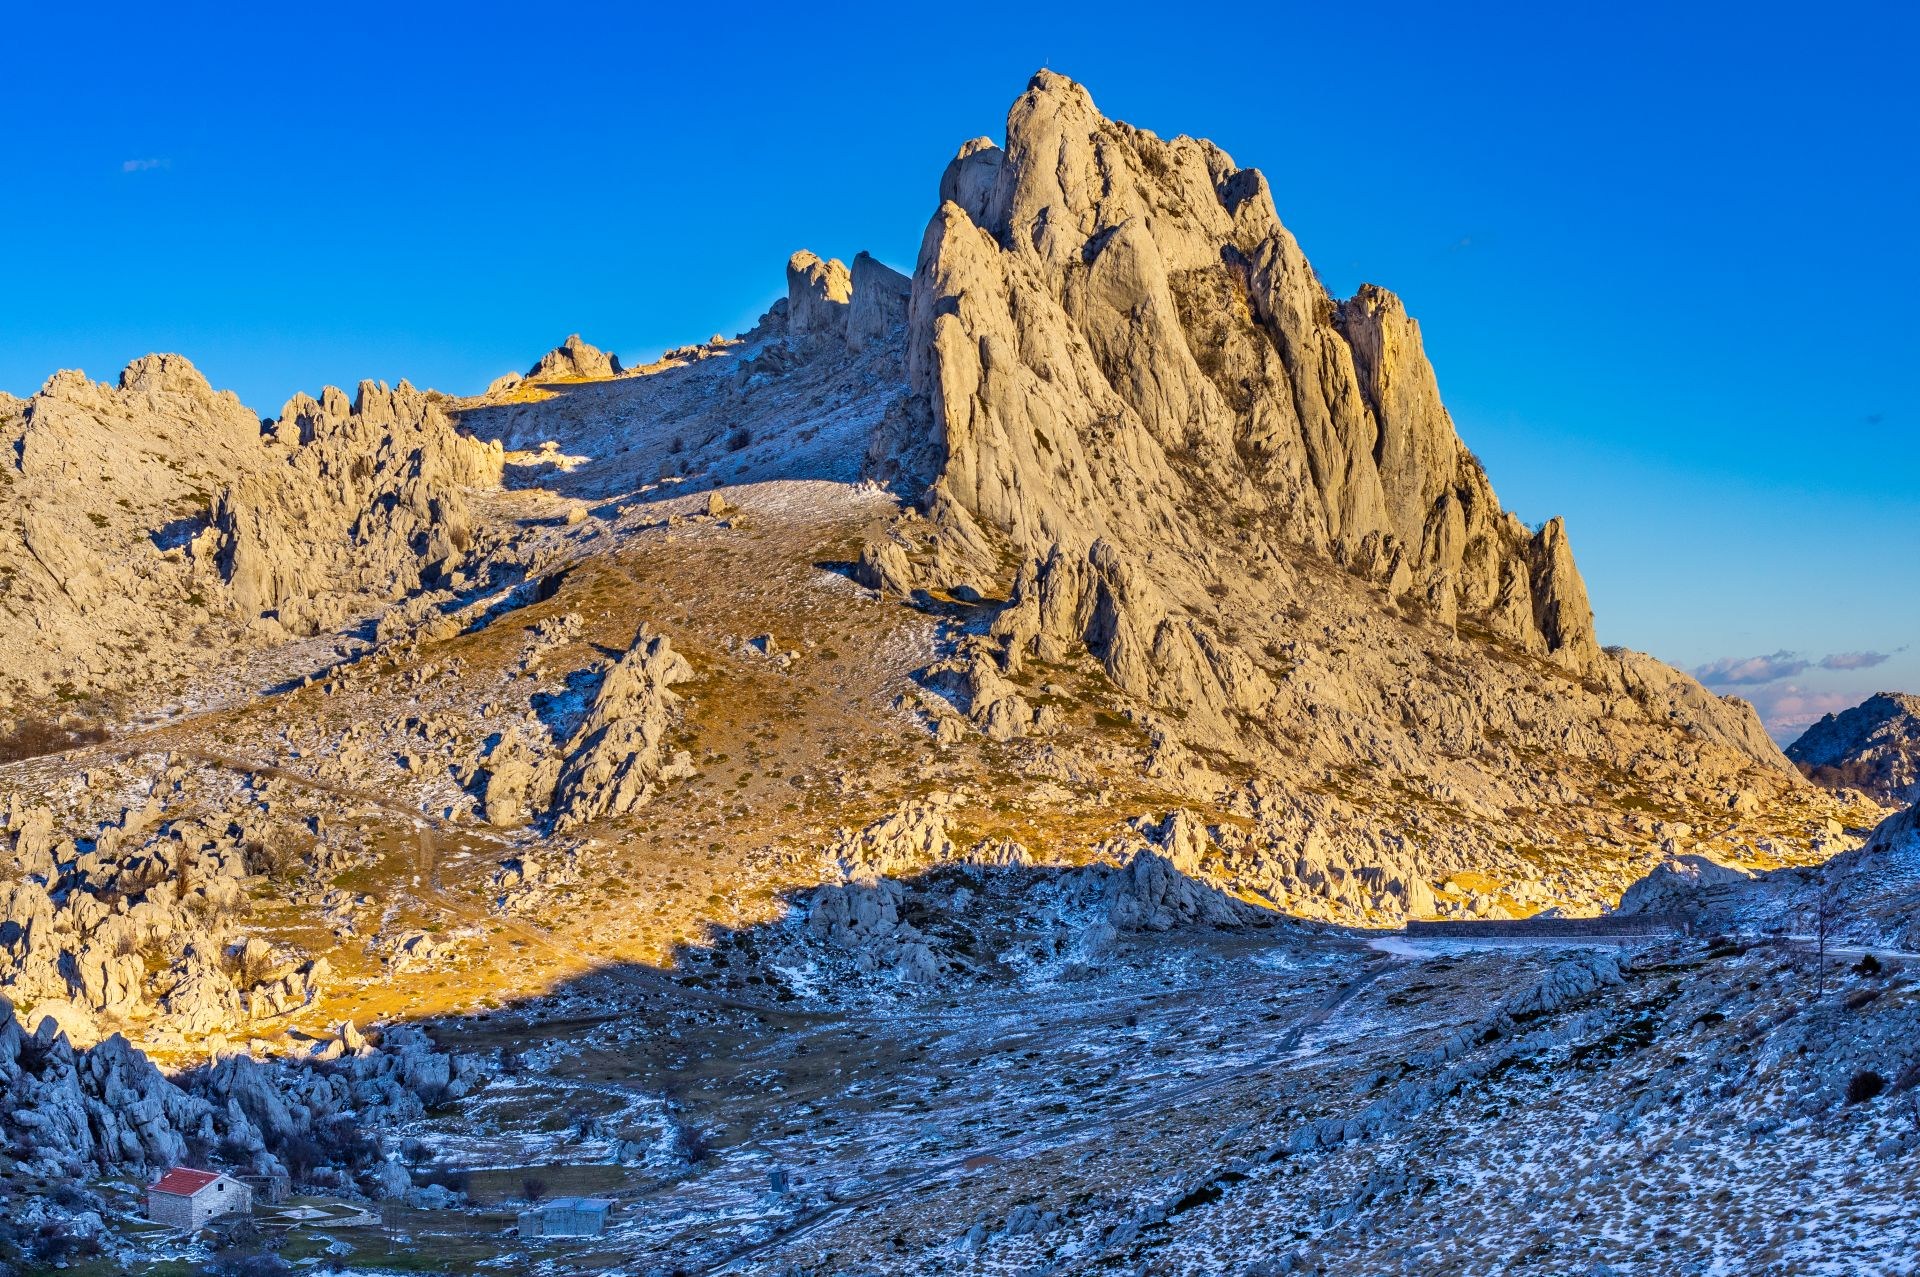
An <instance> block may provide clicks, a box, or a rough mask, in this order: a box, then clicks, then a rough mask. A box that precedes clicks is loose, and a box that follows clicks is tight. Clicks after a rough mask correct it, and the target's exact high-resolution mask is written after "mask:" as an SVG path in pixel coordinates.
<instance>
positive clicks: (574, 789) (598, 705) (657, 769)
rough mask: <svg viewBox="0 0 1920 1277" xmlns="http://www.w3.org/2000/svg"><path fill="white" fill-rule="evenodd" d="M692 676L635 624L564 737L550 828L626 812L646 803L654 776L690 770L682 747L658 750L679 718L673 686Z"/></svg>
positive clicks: (663, 643) (659, 637)
mask: <svg viewBox="0 0 1920 1277" xmlns="http://www.w3.org/2000/svg"><path fill="white" fill-rule="evenodd" d="M692 677H693V667H692V666H691V665H689V664H688V663H687V659H686V658H685V657H684V656H681V655H680V654H679V653H678V652H676V651H674V650H673V644H672V643H670V642H668V641H667V638H666V636H665V635H664V634H655V633H654V632H653V631H652V630H650V629H647V628H645V627H642V628H641V630H640V633H639V635H638V636H637V637H635V639H634V640H633V645H632V646H631V647H630V648H628V649H627V651H626V653H625V654H624V655H623V656H621V657H620V659H619V660H617V661H615V662H614V663H613V664H612V665H611V666H610V667H608V669H607V674H606V678H605V679H604V680H603V681H602V682H601V684H600V690H599V692H598V693H597V694H596V695H595V696H594V699H593V704H592V706H591V707H590V708H589V710H588V711H587V716H586V719H585V720H584V721H583V722H582V723H581V724H580V726H579V728H578V729H577V730H576V731H575V732H574V733H573V735H572V737H571V738H570V739H569V740H568V741H567V744H566V746H565V750H564V753H565V755H566V761H565V763H563V764H562V766H561V768H560V777H559V781H558V783H557V784H556V786H555V788H554V798H553V812H554V822H555V827H556V828H558V829H561V830H566V829H571V828H573V827H574V826H576V825H580V824H583V823H585V822H586V821H589V820H597V819H599V818H601V817H603V816H624V815H627V814H629V813H631V812H634V811H637V810H639V809H640V808H641V807H643V806H645V805H646V804H647V802H648V801H649V800H650V799H651V798H652V797H653V794H654V791H655V787H656V786H657V785H658V783H659V782H660V781H663V780H670V779H673V778H674V777H677V776H686V775H690V774H692V771H693V760H692V759H691V758H690V757H689V756H688V755H687V754H686V752H685V751H680V752H677V753H671V754H670V753H668V751H667V748H666V739H667V733H668V732H669V730H671V728H672V727H673V725H674V724H675V722H677V721H678V718H679V710H678V705H679V702H680V698H679V697H678V696H677V695H675V694H674V692H673V690H672V688H673V685H674V684H675V683H680V682H684V681H686V680H687V679H690V678H692Z"/></svg>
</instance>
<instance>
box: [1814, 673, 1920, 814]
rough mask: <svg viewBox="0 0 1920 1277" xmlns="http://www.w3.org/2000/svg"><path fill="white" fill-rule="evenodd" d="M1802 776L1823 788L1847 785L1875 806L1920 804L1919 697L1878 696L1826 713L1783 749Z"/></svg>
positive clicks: (1901, 693)
mask: <svg viewBox="0 0 1920 1277" xmlns="http://www.w3.org/2000/svg"><path fill="white" fill-rule="evenodd" d="M1787 757H1788V758H1790V759H1792V760H1793V762H1794V764H1795V765H1796V766H1797V767H1799V768H1800V770H1801V772H1802V773H1804V774H1805V775H1807V776H1808V777H1810V778H1811V779H1813V780H1815V781H1818V782H1819V783H1821V784H1823V785H1828V786H1834V787H1837V786H1849V787H1852V788H1855V789H1859V790H1862V791H1864V792H1865V793H1866V794H1868V795H1869V796H1870V797H1872V798H1874V799H1875V800H1876V801H1879V802H1882V803H1889V804H1892V805H1895V806H1903V805H1907V804H1911V803H1914V802H1915V801H1916V800H1920V696H1911V695H1908V694H1907V693H1904V692H1880V693H1878V694H1876V695H1873V696H1869V697H1868V698H1867V699H1866V700H1864V701H1862V702H1860V704H1858V705H1855V706H1854V707H1853V708H1852V709H1846V710H1841V711H1840V712H1839V713H1837V714H1828V715H1827V716H1826V717H1824V718H1822V719H1821V720H1820V721H1819V722H1817V723H1815V724H1814V725H1813V726H1812V727H1809V728H1808V729H1807V730H1806V732H1805V733H1804V734H1803V735H1802V736H1801V737H1800V739H1799V740H1797V741H1795V742H1793V744H1791V745H1789V746H1787Z"/></svg>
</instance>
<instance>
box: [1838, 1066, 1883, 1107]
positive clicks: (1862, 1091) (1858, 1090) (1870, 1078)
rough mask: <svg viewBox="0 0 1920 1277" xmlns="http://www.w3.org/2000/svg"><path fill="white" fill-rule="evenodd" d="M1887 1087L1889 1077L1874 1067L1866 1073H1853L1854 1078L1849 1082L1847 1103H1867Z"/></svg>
mask: <svg viewBox="0 0 1920 1277" xmlns="http://www.w3.org/2000/svg"><path fill="white" fill-rule="evenodd" d="M1886 1089H1887V1079H1885V1078H1883V1077H1881V1076H1880V1075H1879V1074H1878V1073H1875V1072H1874V1071H1873V1070H1872V1069H1868V1070H1867V1071H1865V1072H1864V1073H1856V1074H1854V1075H1853V1080H1852V1081H1851V1082H1848V1083H1847V1103H1849V1104H1865V1103H1866V1102H1867V1101H1868V1100H1870V1099H1872V1098H1873V1097H1874V1096H1876V1095H1878V1094H1880V1092H1882V1091H1884V1090H1886Z"/></svg>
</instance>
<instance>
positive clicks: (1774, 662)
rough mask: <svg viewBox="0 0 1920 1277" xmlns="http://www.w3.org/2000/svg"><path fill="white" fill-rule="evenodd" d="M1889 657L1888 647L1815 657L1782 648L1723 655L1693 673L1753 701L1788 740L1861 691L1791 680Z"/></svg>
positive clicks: (1723, 690)
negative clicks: (1829, 688) (1754, 653)
mask: <svg viewBox="0 0 1920 1277" xmlns="http://www.w3.org/2000/svg"><path fill="white" fill-rule="evenodd" d="M1890 659H1891V657H1889V656H1888V654H1887V653H1885V652H1832V653H1829V654H1828V655H1826V656H1822V657H1818V658H1816V657H1811V656H1807V655H1804V654H1803V653H1800V652H1788V651H1784V650H1783V651H1779V652H1774V653H1771V654H1770V655H1767V656H1723V657H1721V658H1720V659H1719V660H1717V661H1709V662H1707V664H1705V665H1702V666H1700V667H1699V668H1697V669H1695V670H1694V671H1693V674H1694V677H1695V678H1697V679H1699V680H1700V681H1701V683H1703V684H1704V685H1706V686H1707V687H1709V688H1711V689H1712V690H1713V691H1716V692H1721V693H1732V694H1736V695H1739V696H1743V697H1745V698H1746V699H1747V700H1749V701H1752V702H1753V707H1754V709H1756V710H1758V711H1759V712H1760V721H1761V722H1762V723H1763V724H1765V725H1766V729H1767V731H1768V732H1769V733H1771V734H1772V736H1773V738H1774V739H1775V740H1777V741H1779V742H1781V743H1782V744H1785V743H1786V742H1788V741H1790V740H1792V739H1793V738H1794V737H1796V736H1798V735H1799V734H1800V733H1801V732H1803V731H1805V730H1806V729H1807V728H1808V727H1810V726H1812V725H1813V724H1814V723H1816V722H1818V721H1819V720H1820V719H1821V718H1822V717H1824V716H1825V715H1828V714H1833V713H1837V712H1839V711H1840V710H1843V709H1848V708H1850V707H1852V706H1853V705H1855V704H1857V703H1858V702H1859V701H1860V699H1861V696H1860V693H1859V691H1857V690H1854V691H1826V690H1822V689H1818V688H1809V687H1803V686H1802V685H1800V684H1799V683H1796V682H1792V681H1790V680H1792V679H1795V678H1798V677H1799V676H1800V675H1802V674H1804V673H1806V672H1807V671H1809V670H1833V671H1836V672H1842V673H1844V672H1848V671H1852V670H1869V669H1872V668H1873V667H1874V666H1876V665H1879V664H1881V663H1882V662H1884V661H1887V660H1890Z"/></svg>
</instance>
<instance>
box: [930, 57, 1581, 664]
mask: <svg viewBox="0 0 1920 1277" xmlns="http://www.w3.org/2000/svg"><path fill="white" fill-rule="evenodd" d="M940 190H941V200H942V202H941V206H940V209H939V211H938V212H937V213H936V214H935V215H934V218H933V221H932V223H931V224H930V225H929V226H928V228H927V233H926V237H925V239H924V241H923V243H922V246H921V252H920V260H919V265H918V267H917V270H916V273H915V279H914V298H913V306H912V317H911V319H912V325H911V337H910V341H911V345H910V349H909V356H908V358H909V369H910V376H911V380H912V386H913V390H914V391H915V393H916V394H917V395H919V396H921V397H922V398H923V401H924V411H925V413H926V414H927V416H928V420H927V446H926V447H925V448H924V449H923V450H922V452H921V455H919V456H914V457H910V458H907V461H908V463H909V464H910V465H912V466H917V467H918V469H919V471H920V473H921V475H922V477H924V478H926V479H929V480H931V481H932V482H933V484H934V487H935V489H936V493H937V496H936V504H943V505H945V506H947V507H948V508H950V509H951V510H952V511H953V515H952V517H954V518H956V519H958V518H965V519H967V520H972V521H977V522H978V523H980V524H982V525H985V527H987V528H989V529H991V530H993V531H995V532H998V533H1002V534H1005V535H1006V536H1007V537H1008V538H1009V539H1010V540H1011V542H1012V543H1013V545H1014V547H1015V549H1016V550H1017V551H1018V552H1019V553H1020V554H1021V555H1023V556H1028V557H1031V556H1044V555H1047V554H1049V553H1050V552H1051V550H1052V547H1054V546H1056V545H1058V546H1060V547H1061V548H1062V549H1063V550H1064V551H1065V552H1066V553H1067V554H1068V555H1069V556H1070V557H1076V558H1077V557H1079V556H1082V555H1084V554H1085V552H1086V551H1087V550H1088V549H1090V547H1091V546H1092V545H1093V544H1094V543H1095V542H1099V541H1105V542H1107V543H1108V544H1109V545H1110V546H1112V547H1114V548H1115V550H1116V551H1117V552H1119V553H1122V554H1134V555H1138V554H1140V553H1142V552H1145V551H1147V550H1148V549H1150V548H1151V549H1158V550H1167V549H1171V550H1174V551H1177V552H1178V553H1179V554H1180V555H1181V556H1183V557H1188V558H1191V559H1195V560H1207V561H1209V563H1210V565H1211V566H1213V567H1215V568H1216V569H1217V570H1218V571H1217V573H1216V574H1217V575H1219V576H1220V578H1221V579H1222V580H1225V581H1227V583H1228V584H1229V585H1230V586H1231V585H1233V584H1235V581H1234V580H1233V579H1232V577H1233V576H1234V575H1235V574H1236V570H1237V572H1238V573H1239V574H1240V575H1244V573H1245V570H1246V569H1247V568H1248V567H1250V566H1251V565H1252V563H1254V562H1257V561H1258V558H1259V553H1260V547H1261V545H1262V543H1263V542H1268V541H1273V542H1286V543H1291V544H1295V545H1303V546H1306V547H1308V548H1310V549H1312V550H1314V551H1317V552H1319V553H1322V554H1325V555H1327V556H1329V557H1331V558H1333V559H1335V560H1336V561H1338V562H1340V563H1341V564H1343V565H1346V566H1348V567H1350V568H1352V569H1353V570H1354V571H1356V572H1358V573H1360V574H1361V575H1363V576H1366V577H1368V578H1370V579H1372V580H1375V581H1378V582H1380V583H1381V584H1383V585H1385V586H1386V588H1387V589H1388V590H1389V592H1390V593H1391V594H1392V595H1394V596H1395V597H1421V598H1424V599H1426V600H1427V601H1428V602H1429V603H1430V604H1431V606H1432V607H1433V608H1434V609H1435V610H1436V611H1438V612H1439V613H1440V614H1441V615H1443V616H1447V617H1451V616H1453V615H1455V614H1456V613H1459V614H1463V615H1470V616H1473V617H1477V618H1482V619H1483V620H1484V622H1485V623H1486V624H1487V626H1488V628H1490V629H1492V630H1494V631H1495V632H1496V633H1498V634H1500V635H1501V636H1503V637H1504V638H1506V639H1508V640H1509V641H1512V642H1514V643H1516V644H1518V645H1520V646H1522V647H1524V648H1526V649H1528V650H1530V651H1534V652H1537V653H1540V654H1543V655H1551V656H1552V657H1553V658H1554V659H1555V660H1557V661H1559V662H1561V663H1562V664H1564V665H1566V666H1567V667H1568V668H1570V669H1573V670H1576V671H1581V672H1585V671H1587V670H1589V669H1590V668H1591V667H1592V666H1593V664H1594V662H1595V661H1596V659H1597V657H1598V655H1599V647H1598V645H1597V643H1596V642H1595V640H1594V633H1593V619H1592V613H1591V610H1590V608H1589V607H1588V604H1587V597H1586V590H1585V586H1584V585H1583V584H1582V582H1581V581H1580V577H1579V573H1578V571H1577V569H1576V568H1575V567H1574V565H1573V558H1572V554H1571V552H1570V550H1569V549H1568V546H1567V541H1566V534H1565V530H1564V528H1562V527H1561V525H1560V524H1559V523H1558V522H1557V521H1556V522H1553V523H1550V524H1548V525H1547V526H1546V527H1544V528H1542V529H1541V530H1540V531H1538V532H1537V533H1530V532H1529V531H1528V530H1527V529H1526V528H1525V527H1524V526H1522V525H1521V524H1520V522H1519V521H1518V520H1517V519H1515V518H1513V516H1511V515H1509V514H1506V513H1504V512H1503V511H1502V510H1501V509H1500V505H1499V503H1498V501H1497V500H1496V499H1495V498H1494V495H1493V490H1492V488H1491V487H1490V486H1489V484H1488V482H1487V477H1486V474H1485V472H1484V471H1483V470H1482V469H1481V467H1480V465H1479V463H1478V462H1477V461H1476V460H1475V459H1474V457H1473V456H1472V454H1471V453H1469V452H1468V451H1467V449H1466V448H1465V446H1464V445H1463V444H1462V443H1461V442H1460V440H1459V438H1458V436H1457V435H1456V434H1455V433H1454V429H1453V423H1452V421H1451V419H1450V418H1449V417H1448V415H1447V412H1446V409H1445V408H1444V407H1443V406H1442V405H1441V402H1440V395H1439V391H1438V389H1437V387H1436V384H1435V380H1434V375H1433V370H1432V368H1431V366H1430V365H1429V364H1428V363H1427V359H1426V356H1425V353H1424V352H1423V350H1422V348H1421V342H1420V328H1419V325H1418V324H1417V323H1416V322H1415V321H1414V320H1412V319H1411V318H1409V317H1408V315H1407V313H1406V310H1405V308H1404V307H1403V306H1402V305H1401V304H1400V301H1399V299H1398V298H1396V297H1395V296H1394V295H1393V294H1391V293H1389V292H1387V291H1386V290H1384V289H1381V288H1376V287H1373V286H1371V285H1368V286H1366V287H1364V288H1362V289H1361V290H1360V291H1359V292H1358V293H1357V294H1356V295H1355V296H1354V297H1352V298H1351V299H1349V300H1347V301H1345V302H1339V301H1336V300H1335V299H1334V298H1332V297H1330V296H1329V295H1328V294H1327V292H1326V290H1325V289H1324V288H1323V287H1322V286H1321V284H1320V282H1319V280H1318V278H1317V277H1316V276H1315V275H1314V273H1313V269H1312V267H1311V266H1310V265H1308V263H1307V260H1306V258H1305V256H1303V255H1302V253H1301V251H1300V248H1299V246H1298V244H1296V243H1295V242H1294V239H1293V236H1292V235H1290V234H1289V233H1288V232H1287V230H1286V228H1285V227H1284V226H1282V225H1281V224H1280V221H1279V218H1278V217H1277V216H1276V214H1275V212H1274V208H1273V201H1272V199H1271V197H1270V195H1269V192H1268V189H1267V184H1266V181H1265V179H1264V178H1263V177H1261V175H1260V174H1259V172H1258V171H1256V170H1254V169H1243V168H1239V167H1237V166H1236V165H1235V164H1234V163H1233V161H1232V159H1231V158H1229V157H1228V156H1227V155H1226V154H1225V152H1223V151H1221V150H1220V149H1219V148H1218V147H1215V146H1213V145H1212V144H1211V143H1208V142H1204V141H1196V140H1194V139H1191V138H1184V137H1183V138H1178V139H1175V140H1174V141H1172V142H1163V141H1161V140H1160V139H1159V138H1157V137H1155V136H1154V135H1153V134H1151V133H1148V132H1145V131H1144V130H1139V129H1135V128H1132V127H1130V126H1128V125H1125V124H1121V123H1117V122H1115V121H1111V120H1108V119H1106V118H1105V117H1103V116H1102V115H1101V114H1100V113H1099V111H1098V110H1097V109H1096V108H1095V107H1094V104H1093V100H1092V98H1091V97H1090V96H1089V95H1088V94H1087V91H1086V90H1085V89H1084V88H1082V87H1081V86H1079V85H1078V84H1075V83H1073V82H1072V81H1070V80H1067V79H1065V78H1064V77H1062V76H1059V75H1055V74H1053V73H1051V72H1044V71H1043V72H1041V73H1040V74H1039V75H1037V76H1035V77H1034V79H1033V81H1032V83H1031V85H1030V86H1029V87H1028V90H1027V92H1026V93H1025V94H1023V95H1022V96H1021V97H1020V99H1019V100H1018V101H1017V102H1015V103H1014V106H1013V109H1012V112H1011V113H1010V114H1009V116H1008V119H1007V141H1006V145H1005V146H1004V147H999V146H995V145H993V144H992V143H991V142H988V141H986V140H985V139H977V140H975V141H973V142H969V143H967V145H966V146H965V147H963V148H962V149H961V152H960V154H959V155H958V156H957V157H956V158H955V159H954V161H953V162H952V164H951V165H949V167H948V170H947V173H946V175H945V176H944V177H943V178H942V180H941V186H940ZM1228 522H1231V523H1233V524H1235V525H1237V526H1240V527H1243V528H1248V529H1251V530H1253V532H1254V534H1255V535H1254V536H1253V537H1252V538H1251V539H1248V538H1241V539H1240V541H1241V543H1240V544H1239V545H1237V546H1234V547H1233V548H1232V549H1230V550H1229V549H1228V548H1227V544H1226V542H1227V540H1228V539H1227V538H1225V537H1223V536H1222V534H1221V530H1222V526H1223V524H1225V523H1228ZM1216 561H1217V562H1216Z"/></svg>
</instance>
